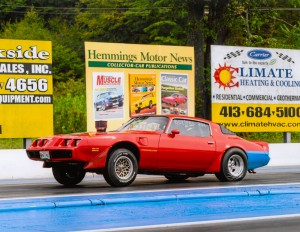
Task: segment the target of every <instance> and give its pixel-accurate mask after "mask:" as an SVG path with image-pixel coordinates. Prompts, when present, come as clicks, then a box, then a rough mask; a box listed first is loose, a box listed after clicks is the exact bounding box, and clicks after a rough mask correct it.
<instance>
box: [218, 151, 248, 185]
mask: <svg viewBox="0 0 300 232" xmlns="http://www.w3.org/2000/svg"><path fill="white" fill-rule="evenodd" d="M247 167H248V160H247V156H246V154H245V152H244V151H243V150H241V149H239V148H231V149H229V150H228V151H226V153H225V154H224V156H223V159H222V162H221V168H220V172H217V173H215V175H216V177H217V178H218V179H219V180H220V181H239V180H242V179H243V178H244V177H245V176H246V173H247Z"/></svg>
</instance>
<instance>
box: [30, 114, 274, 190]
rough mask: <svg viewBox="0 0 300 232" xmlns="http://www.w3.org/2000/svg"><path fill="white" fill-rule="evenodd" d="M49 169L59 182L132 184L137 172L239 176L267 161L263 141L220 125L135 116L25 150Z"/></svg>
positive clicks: (231, 178) (41, 140)
mask: <svg viewBox="0 0 300 232" xmlns="http://www.w3.org/2000/svg"><path fill="white" fill-rule="evenodd" d="M26 151H27V155H28V157H29V158H30V159H32V160H36V161H43V163H44V167H45V168H52V172H53V175H54V178H55V179H56V180H57V182H59V183H60V184H63V185H65V186H73V185H76V184H78V183H80V182H81V181H82V180H83V178H84V176H85V174H86V172H93V173H97V174H102V175H103V176H104V178H105V180H106V181H107V183H108V184H110V185H112V186H127V185H129V184H131V183H132V182H133V181H134V180H135V178H136V175H137V174H138V173H143V174H158V175H164V176H165V177H166V178H167V179H169V180H172V181H178V180H185V179H187V178H189V177H197V176H203V175H204V174H205V173H214V174H215V175H216V177H217V178H218V179H219V180H220V181H239V180H242V179H243V178H244V177H245V175H246V173H247V171H250V172H253V170H254V169H255V168H259V167H262V166H264V165H267V164H268V162H269V159H270V158H269V146H268V144H267V143H266V142H257V141H256V142H251V141H247V140H244V139H242V138H240V137H238V136H237V135H235V134H234V133H232V132H231V131H229V130H228V129H226V128H225V127H223V126H222V125H219V124H216V123H213V122H211V121H208V120H204V119H200V118H193V117H187V116H177V115H176V116H175V115H163V116H158V115H155V116H139V117H134V118H132V119H130V120H129V121H128V122H127V123H125V124H124V125H123V126H122V127H121V128H119V129H118V130H116V131H111V132H99V133H77V134H69V135H56V136H53V137H45V138H39V139H37V140H35V141H33V143H32V144H31V146H30V147H29V148H28V149H27V150H26Z"/></svg>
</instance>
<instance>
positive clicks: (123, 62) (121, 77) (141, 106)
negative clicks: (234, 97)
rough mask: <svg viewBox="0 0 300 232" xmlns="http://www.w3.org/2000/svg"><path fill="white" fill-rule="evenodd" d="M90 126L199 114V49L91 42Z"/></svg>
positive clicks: (88, 55)
mask: <svg viewBox="0 0 300 232" xmlns="http://www.w3.org/2000/svg"><path fill="white" fill-rule="evenodd" d="M85 57H86V92H87V129H88V130H89V131H91V130H94V129H95V122H97V121H107V122H108V123H107V125H108V130H114V129H117V128H118V127H120V126H121V125H122V124H123V123H124V122H125V121H127V120H128V119H129V118H130V117H133V116H138V115H153V114H181V115H189V116H194V105H195V101H194V97H195V94H194V93H195V91H194V89H195V80H194V79H195V77H194V76H195V74H194V48H193V47H186V46H167V45H143V44H122V43H98V42H85Z"/></svg>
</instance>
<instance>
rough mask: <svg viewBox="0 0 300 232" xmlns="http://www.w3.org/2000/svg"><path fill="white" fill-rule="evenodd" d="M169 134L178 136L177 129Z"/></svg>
mask: <svg viewBox="0 0 300 232" xmlns="http://www.w3.org/2000/svg"><path fill="white" fill-rule="evenodd" d="M171 134H173V135H178V134H180V131H179V130H178V129H173V130H171Z"/></svg>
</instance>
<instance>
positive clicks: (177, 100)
mask: <svg viewBox="0 0 300 232" xmlns="http://www.w3.org/2000/svg"><path fill="white" fill-rule="evenodd" d="M161 101H162V103H166V104H170V105H172V106H174V107H176V106H178V105H179V104H181V103H185V102H186V101H187V97H186V96H185V95H184V94H181V93H173V94H172V95H171V96H168V97H163V98H162V99H161Z"/></svg>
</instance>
